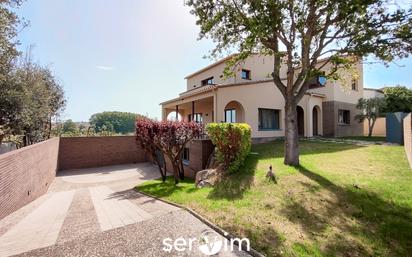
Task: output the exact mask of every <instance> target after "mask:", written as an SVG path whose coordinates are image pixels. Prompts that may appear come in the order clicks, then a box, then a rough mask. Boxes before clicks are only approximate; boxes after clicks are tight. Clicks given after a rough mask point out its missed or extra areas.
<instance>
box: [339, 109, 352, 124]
mask: <svg viewBox="0 0 412 257" xmlns="http://www.w3.org/2000/svg"><path fill="white" fill-rule="evenodd" d="M338 123H339V124H346V125H349V124H350V111H349V110H339V112H338Z"/></svg>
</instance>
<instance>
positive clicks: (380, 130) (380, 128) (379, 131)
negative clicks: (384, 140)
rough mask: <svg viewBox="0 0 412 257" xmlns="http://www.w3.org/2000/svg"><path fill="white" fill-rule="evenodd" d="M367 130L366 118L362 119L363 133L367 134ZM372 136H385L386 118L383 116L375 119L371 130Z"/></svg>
mask: <svg viewBox="0 0 412 257" xmlns="http://www.w3.org/2000/svg"><path fill="white" fill-rule="evenodd" d="M368 132H369V126H368V120H364V121H363V134H364V135H365V136H367V135H368ZM372 136H378V137H386V118H385V117H381V118H377V119H376V123H375V126H374V127H373V131H372Z"/></svg>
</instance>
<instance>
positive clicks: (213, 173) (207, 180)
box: [195, 169, 219, 188]
mask: <svg viewBox="0 0 412 257" xmlns="http://www.w3.org/2000/svg"><path fill="white" fill-rule="evenodd" d="M218 178H219V171H218V169H206V170H201V171H198V172H197V173H196V180H195V183H196V187H198V188H202V187H210V186H214V185H215V184H216V182H217V181H218V180H219V179H218Z"/></svg>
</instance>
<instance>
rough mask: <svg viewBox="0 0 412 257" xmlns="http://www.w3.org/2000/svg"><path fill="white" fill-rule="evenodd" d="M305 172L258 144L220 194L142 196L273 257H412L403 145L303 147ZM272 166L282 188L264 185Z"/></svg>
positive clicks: (158, 188)
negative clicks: (188, 211)
mask: <svg viewBox="0 0 412 257" xmlns="http://www.w3.org/2000/svg"><path fill="white" fill-rule="evenodd" d="M300 147H301V148H300V152H301V158H300V160H301V166H300V167H297V168H294V167H289V166H285V165H283V142H281V141H278V142H274V143H269V144H262V145H256V146H254V148H253V151H254V152H257V153H258V154H253V155H250V156H249V157H248V159H247V161H246V163H245V165H244V167H243V168H242V169H241V170H239V172H237V173H235V174H232V175H230V177H229V178H228V179H227V180H225V181H224V182H222V183H221V184H219V185H217V186H216V187H215V188H203V189H197V188H196V187H195V186H194V184H193V181H191V180H187V181H185V182H182V183H180V184H178V185H177V186H174V184H173V181H172V180H171V179H170V180H168V181H167V182H166V183H162V182H160V181H159V180H154V181H148V182H146V183H144V184H142V185H140V186H138V188H137V189H138V190H141V191H144V192H146V193H149V194H151V195H155V196H158V197H162V198H164V199H167V200H169V201H173V202H176V203H178V204H181V205H184V206H187V207H190V208H192V209H194V210H195V211H197V212H198V213H200V214H201V215H203V216H204V217H206V218H208V219H209V220H211V221H212V222H214V223H215V224H217V225H218V226H220V227H221V228H223V229H225V230H228V231H230V232H232V233H234V234H235V235H237V236H240V237H243V236H245V237H248V238H249V239H250V240H251V243H252V246H253V247H254V248H256V249H257V250H259V251H261V252H262V253H264V254H266V255H267V256H412V172H411V170H410V168H409V165H408V162H407V159H406V157H405V154H404V149H403V147H402V146H386V145H370V146H358V145H350V144H336V143H329V142H316V141H315V142H309V141H303V142H301V143H300ZM269 165H273V168H274V171H275V173H276V175H277V177H278V182H277V184H275V183H273V182H269V181H267V180H266V178H265V174H266V171H267V170H268V167H269Z"/></svg>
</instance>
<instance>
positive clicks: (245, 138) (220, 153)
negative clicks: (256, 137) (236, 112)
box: [206, 123, 252, 172]
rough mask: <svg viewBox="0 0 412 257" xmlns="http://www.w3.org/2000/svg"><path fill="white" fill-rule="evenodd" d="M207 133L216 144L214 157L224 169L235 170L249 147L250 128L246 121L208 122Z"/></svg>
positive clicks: (247, 152) (243, 159) (245, 155)
mask: <svg viewBox="0 0 412 257" xmlns="http://www.w3.org/2000/svg"><path fill="white" fill-rule="evenodd" d="M206 131H207V134H208V135H209V137H210V139H211V140H212V143H213V144H214V145H215V146H216V158H217V160H218V161H219V162H220V163H223V165H224V168H225V170H227V171H229V172H235V171H237V170H238V169H239V167H240V166H242V164H243V162H244V161H245V159H246V157H247V156H248V155H249V153H250V149H251V133H252V129H251V128H250V126H249V125H248V124H246V123H209V124H208V125H207V126H206Z"/></svg>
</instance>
